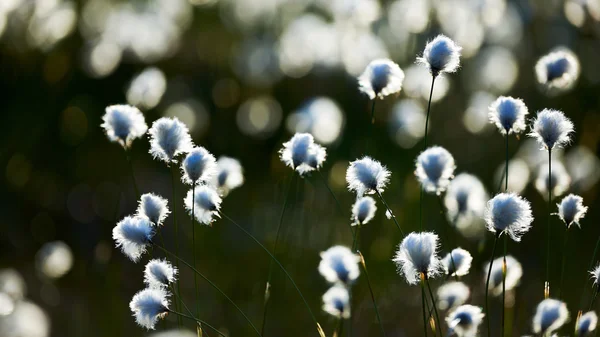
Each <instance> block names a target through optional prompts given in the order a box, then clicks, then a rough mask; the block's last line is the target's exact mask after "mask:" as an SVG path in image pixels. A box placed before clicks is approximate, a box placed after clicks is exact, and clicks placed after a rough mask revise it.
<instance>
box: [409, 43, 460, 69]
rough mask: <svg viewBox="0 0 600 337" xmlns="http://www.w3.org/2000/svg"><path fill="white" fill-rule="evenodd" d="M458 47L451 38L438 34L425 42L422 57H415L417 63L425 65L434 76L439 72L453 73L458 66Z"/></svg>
mask: <svg viewBox="0 0 600 337" xmlns="http://www.w3.org/2000/svg"><path fill="white" fill-rule="evenodd" d="M461 49H462V48H461V47H459V46H458V45H457V44H456V43H455V42H454V41H452V39H450V38H449V37H447V36H444V35H438V36H436V37H435V38H434V39H433V40H431V41H430V42H428V43H427V45H426V46H425V50H424V51H423V56H422V57H417V63H421V64H423V65H425V66H426V67H427V68H428V69H429V72H431V75H433V76H434V77H436V76H438V75H439V74H441V73H453V72H456V71H457V70H458V67H459V66H460V51H461Z"/></svg>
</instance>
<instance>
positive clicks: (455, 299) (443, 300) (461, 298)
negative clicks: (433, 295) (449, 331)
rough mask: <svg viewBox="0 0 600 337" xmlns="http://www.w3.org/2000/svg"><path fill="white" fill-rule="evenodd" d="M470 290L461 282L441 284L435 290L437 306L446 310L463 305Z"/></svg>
mask: <svg viewBox="0 0 600 337" xmlns="http://www.w3.org/2000/svg"><path fill="white" fill-rule="evenodd" d="M470 295H471V291H470V290H469V287H467V286H466V285H465V284H464V283H462V282H448V283H445V284H443V285H441V286H440V287H439V288H438V290H437V298H438V308H440V310H448V309H451V308H454V307H457V306H459V305H463V304H464V303H465V302H466V301H467V299H468V298H469V296H470Z"/></svg>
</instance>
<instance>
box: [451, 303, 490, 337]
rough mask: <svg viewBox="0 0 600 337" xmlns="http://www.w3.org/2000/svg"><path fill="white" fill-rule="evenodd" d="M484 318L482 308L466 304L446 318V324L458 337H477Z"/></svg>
mask: <svg viewBox="0 0 600 337" xmlns="http://www.w3.org/2000/svg"><path fill="white" fill-rule="evenodd" d="M484 316H485V315H484V314H483V313H482V310H481V308H480V307H476V306H473V305H468V304H465V305H461V306H460V307H458V308H456V309H454V310H453V311H452V312H451V313H450V314H449V315H448V317H446V323H448V327H449V328H450V329H452V331H454V333H456V335H457V336H458V337H475V336H476V335H477V329H478V328H479V325H481V322H483V317H484Z"/></svg>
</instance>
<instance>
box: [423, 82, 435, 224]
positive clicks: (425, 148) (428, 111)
mask: <svg viewBox="0 0 600 337" xmlns="http://www.w3.org/2000/svg"><path fill="white" fill-rule="evenodd" d="M436 77H437V76H435V75H434V76H433V77H432V79H431V89H430V90H429V101H428V102H427V117H426V118H425V135H424V137H425V144H424V145H423V151H425V150H427V133H428V132H427V130H428V129H429V113H430V112H431V97H432V96H433V86H434V84H435V78H436ZM419 231H420V232H422V231H423V186H421V192H420V195H419Z"/></svg>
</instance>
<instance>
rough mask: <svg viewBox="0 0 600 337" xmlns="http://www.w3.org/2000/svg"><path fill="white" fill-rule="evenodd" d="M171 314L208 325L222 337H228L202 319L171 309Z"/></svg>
mask: <svg viewBox="0 0 600 337" xmlns="http://www.w3.org/2000/svg"><path fill="white" fill-rule="evenodd" d="M169 313H171V314H174V315H177V316H178V317H183V318H188V319H191V320H193V321H195V322H196V323H200V324H204V325H206V326H207V327H209V328H211V329H213V330H214V331H215V332H216V333H218V334H219V335H220V336H223V337H226V336H225V335H224V334H223V333H221V331H219V330H217V328H215V327H213V326H212V325H210V324H208V323H206V322H205V321H203V320H201V319H198V318H195V317H193V316H188V315H186V314H183V313H180V312H177V311H175V310H171V309H169Z"/></svg>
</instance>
